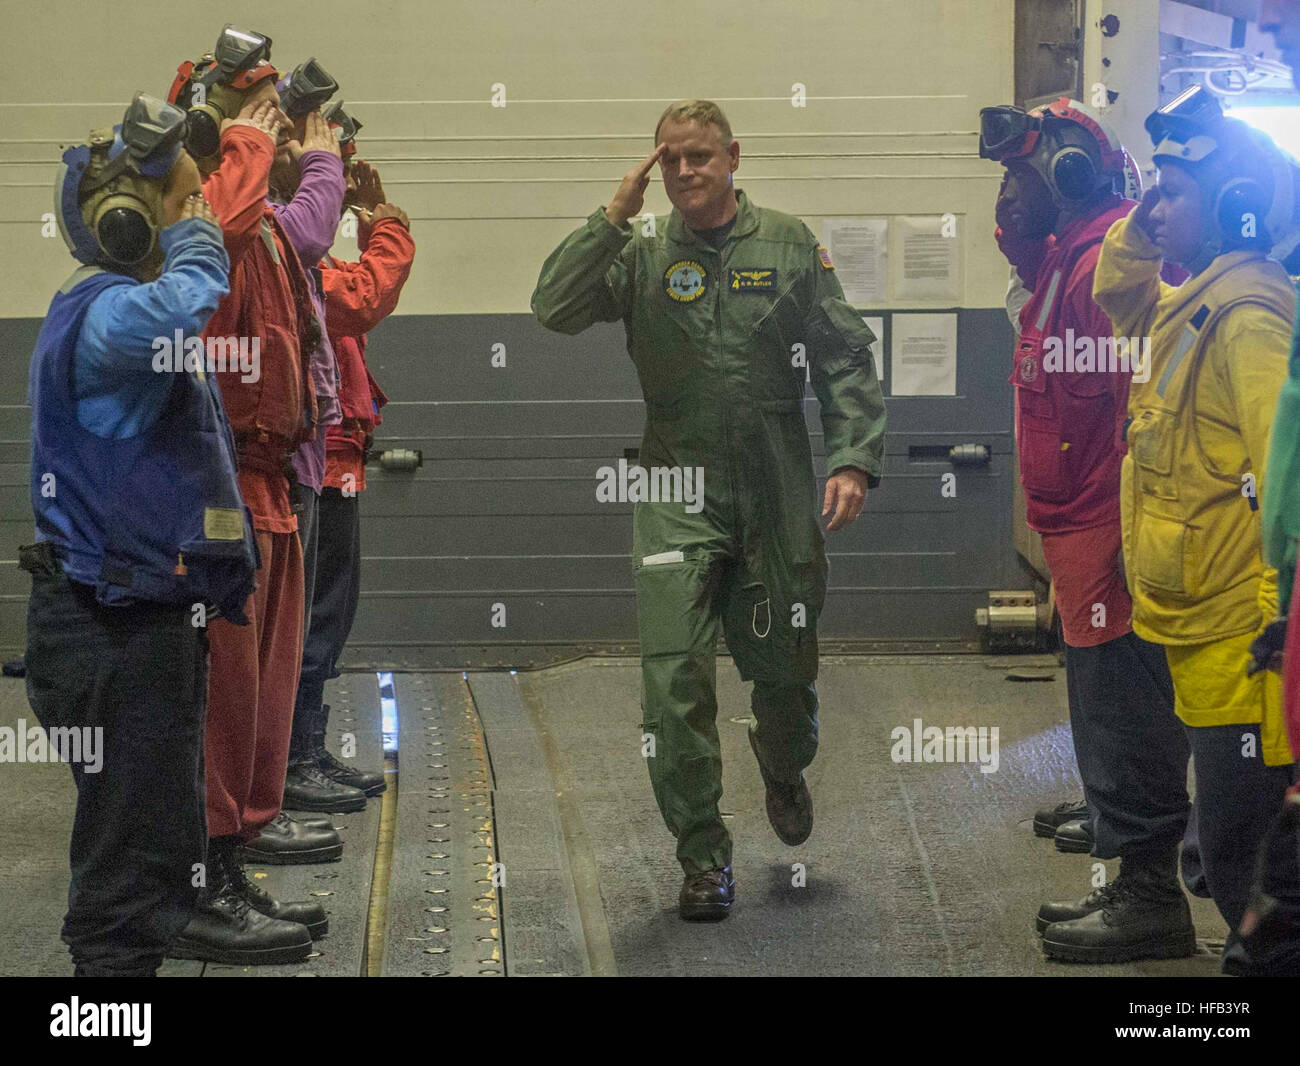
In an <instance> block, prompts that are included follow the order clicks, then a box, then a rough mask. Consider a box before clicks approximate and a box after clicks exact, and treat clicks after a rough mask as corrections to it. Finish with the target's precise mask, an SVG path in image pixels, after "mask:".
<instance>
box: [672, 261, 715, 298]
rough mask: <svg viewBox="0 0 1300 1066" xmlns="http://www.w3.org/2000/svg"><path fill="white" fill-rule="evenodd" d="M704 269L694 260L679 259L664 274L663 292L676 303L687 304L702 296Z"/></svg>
mask: <svg viewBox="0 0 1300 1066" xmlns="http://www.w3.org/2000/svg"><path fill="white" fill-rule="evenodd" d="M706 277H708V274H707V273H706V272H705V270H704V267H702V266H700V264H699V263H697V262H696V261H695V260H694V259H681V260H678V261H677V262H676V263H674V264H673V265H672V266H670V267H669V268H668V270H667V271H665V273H664V291H665V292H666V293H668V295H669V296H671V297H672V298H673V299H674V300H676V301H677V302H678V303H684V304H688V303H690V302H691V301H692V300H698V299H699V298H700V297H701V296H703V295H704V279H705V278H706Z"/></svg>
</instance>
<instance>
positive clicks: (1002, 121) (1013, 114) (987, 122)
mask: <svg viewBox="0 0 1300 1066" xmlns="http://www.w3.org/2000/svg"><path fill="white" fill-rule="evenodd" d="M1042 127H1043V120H1042V119H1041V118H1040V117H1039V116H1037V115H1031V114H1030V113H1029V112H1028V111H1026V110H1025V109H1024V108H1021V107H1010V106H1006V105H1002V106H998V107H986V108H983V109H982V110H981V111H980V158H981V159H994V160H1001V159H1005V158H1006V157H1007V156H1010V155H1024V154H1025V153H1026V152H1027V151H1028V150H1029V149H1030V148H1032V147H1033V142H1034V141H1036V140H1037V139H1038V138H1037V136H1036V135H1037V133H1038V131H1039V130H1041V129H1042ZM1031 135H1032V139H1031Z"/></svg>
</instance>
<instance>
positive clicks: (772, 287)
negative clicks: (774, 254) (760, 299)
mask: <svg viewBox="0 0 1300 1066" xmlns="http://www.w3.org/2000/svg"><path fill="white" fill-rule="evenodd" d="M730 273H731V280H730V281H729V282H728V283H727V287H728V288H729V289H731V291H732V292H776V279H777V272H776V269H775V268H774V267H773V268H766V267H751V268H748V269H745V270H737V269H735V268H734V267H732V268H731V271H730Z"/></svg>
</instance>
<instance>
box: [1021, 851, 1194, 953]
mask: <svg viewBox="0 0 1300 1066" xmlns="http://www.w3.org/2000/svg"><path fill="white" fill-rule="evenodd" d="M1108 889H1109V891H1105V890H1102V889H1098V892H1104V896H1105V898H1104V899H1103V900H1102V903H1101V906H1100V907H1099V908H1097V909H1096V910H1093V911H1091V912H1090V913H1088V914H1086V915H1084V916H1083V917H1080V918H1074V919H1070V920H1068V921H1061V922H1054V923H1053V924H1051V925H1049V926H1048V927H1047V928H1046V929H1045V930H1044V931H1043V954H1044V955H1046V956H1047V957H1048V958H1052V959H1061V960H1063V961H1065V962H1092V963H1107V962H1132V961H1134V960H1136V959H1184V958H1187V957H1188V956H1189V955H1194V954H1196V928H1195V926H1193V925H1192V912H1191V908H1189V907H1188V906H1187V897H1186V896H1184V895H1183V891H1182V889H1181V888H1180V887H1179V884H1178V851H1177V849H1176V848H1170V849H1169V850H1168V851H1167V852H1164V853H1162V854H1160V855H1158V856H1154V855H1145V856H1138V855H1133V856H1126V857H1124V858H1123V859H1122V860H1121V862H1120V873H1119V876H1118V877H1117V878H1115V881H1114V882H1113V884H1111V885H1109V886H1108ZM1085 902H1086V901H1085Z"/></svg>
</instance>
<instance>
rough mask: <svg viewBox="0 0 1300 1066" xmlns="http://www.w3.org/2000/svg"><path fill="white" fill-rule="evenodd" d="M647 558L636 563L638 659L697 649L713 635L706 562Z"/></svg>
mask: <svg viewBox="0 0 1300 1066" xmlns="http://www.w3.org/2000/svg"><path fill="white" fill-rule="evenodd" d="M678 554H680V553H677V552H667V553H664V554H663V555H661V556H649V557H648V558H649V559H651V560H652V561H651V562H650V563H645V562H641V563H638V564H637V566H636V574H635V583H636V616H637V632H638V634H639V636H640V640H641V655H642V658H653V657H655V656H662V655H680V654H683V653H686V652H694V651H699V650H701V649H703V648H705V647H708V646H710V645H711V644H712V643H713V642H715V641H716V639H717V629H716V623H715V621H714V618H713V610H712V607H713V605H712V595H711V585H712V582H711V581H710V576H709V563H708V560H706V559H690V558H682V559H676V558H673V557H674V556H676V555H678Z"/></svg>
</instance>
